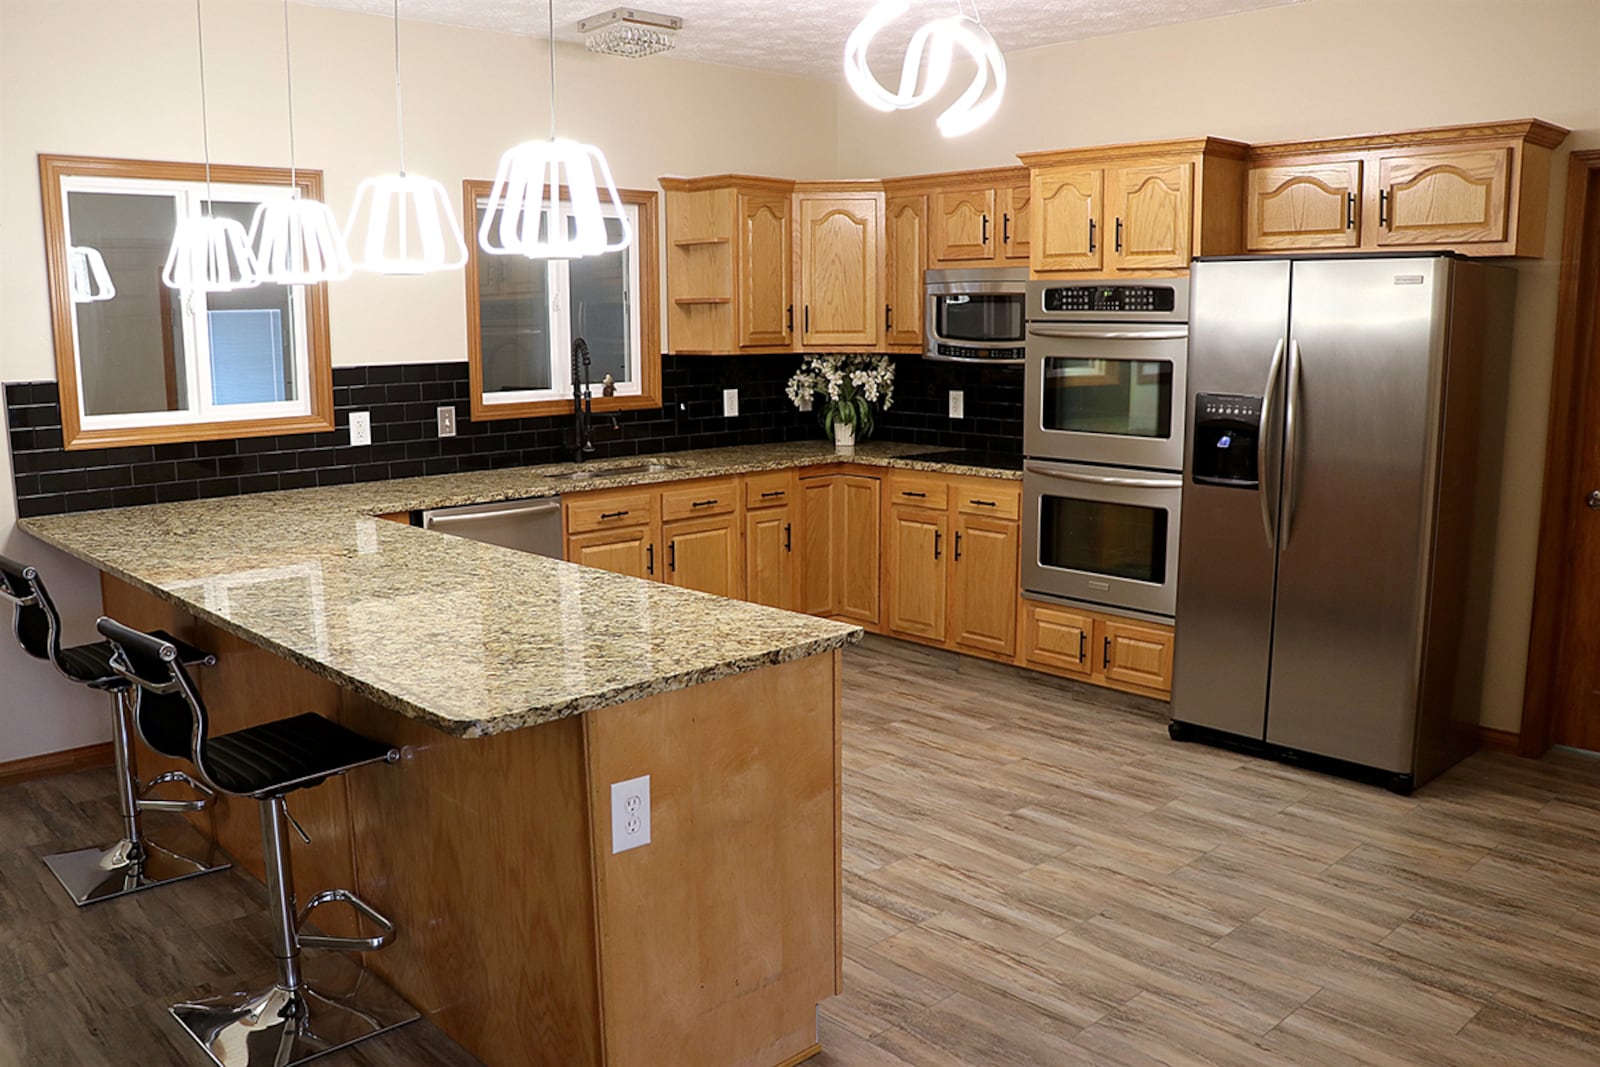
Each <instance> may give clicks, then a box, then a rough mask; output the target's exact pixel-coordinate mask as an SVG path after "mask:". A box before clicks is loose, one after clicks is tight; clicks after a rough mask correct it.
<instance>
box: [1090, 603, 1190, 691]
mask: <svg viewBox="0 0 1600 1067" xmlns="http://www.w3.org/2000/svg"><path fill="white" fill-rule="evenodd" d="M1096 629H1097V636H1098V638H1099V642H1098V643H1099V645H1100V661H1099V663H1097V664H1096V665H1095V669H1096V673H1097V674H1100V675H1101V676H1102V677H1104V678H1105V680H1106V681H1107V682H1110V683H1112V684H1114V685H1115V684H1120V685H1126V686H1132V687H1135V688H1138V689H1141V690H1155V691H1159V692H1162V693H1166V692H1170V691H1171V690H1172V630H1171V628H1170V627H1165V626H1155V625H1145V624H1141V623H1136V622H1128V621H1125V620H1122V619H1101V620H1100V621H1099V623H1098V625H1097V627H1096Z"/></svg>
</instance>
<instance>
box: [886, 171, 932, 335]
mask: <svg viewBox="0 0 1600 1067" xmlns="http://www.w3.org/2000/svg"><path fill="white" fill-rule="evenodd" d="M927 220H928V198H927V197H926V196H923V195H921V194H912V195H907V196H890V197H888V198H887V199H886V200H885V202H884V216H883V231H884V270H883V273H884V309H883V325H884V343H885V344H887V345H888V346H889V347H890V348H892V349H901V348H903V349H907V350H909V351H913V352H920V351H921V350H922V315H923V306H922V300H923V294H924V289H923V284H922V265H923V263H924V262H926V261H927V258H928V257H927V242H928V235H927V226H928V221H927Z"/></svg>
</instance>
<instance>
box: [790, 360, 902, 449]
mask: <svg viewBox="0 0 1600 1067" xmlns="http://www.w3.org/2000/svg"><path fill="white" fill-rule="evenodd" d="M787 391H788V394H789V400H790V401H791V402H793V404H794V406H795V407H797V408H800V409H801V410H802V411H803V410H805V407H806V405H805V401H806V400H807V399H808V398H809V397H813V396H816V397H821V398H822V405H821V410H820V411H819V412H818V417H819V418H820V419H821V420H822V430H823V432H824V433H826V434H830V435H831V434H832V433H833V427H834V425H835V424H836V423H842V424H844V425H846V426H853V427H855V430H856V432H857V433H858V434H860V435H861V436H863V437H865V436H866V435H867V434H870V433H871V432H872V426H873V407H874V406H876V407H877V408H878V409H879V410H882V411H888V410H889V408H890V407H892V406H893V405H894V361H893V360H891V359H890V358H889V357H888V356H883V355H843V356H807V357H806V358H805V362H804V363H802V364H800V369H799V370H797V371H795V372H794V377H792V378H790V379H789V386H788V390H787Z"/></svg>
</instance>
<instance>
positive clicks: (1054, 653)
mask: <svg viewBox="0 0 1600 1067" xmlns="http://www.w3.org/2000/svg"><path fill="white" fill-rule="evenodd" d="M1020 615H1021V619H1022V641H1021V642H1020V647H1019V648H1018V650H1017V663H1019V664H1020V665H1022V666H1024V667H1031V668H1033V669H1034V670H1042V671H1047V672H1049V673H1051V674H1060V675H1065V676H1067V677H1076V678H1080V679H1082V680H1084V681H1089V682H1094V683H1095V684H1098V685H1109V686H1111V687H1113V688H1116V689H1123V690H1127V691H1129V692H1134V693H1140V694H1143V695H1145V696H1150V697H1155V698H1157V699H1159V700H1166V699H1169V697H1170V696H1171V693H1172V649H1173V628H1172V627H1171V626H1166V625H1163V624H1161V623H1154V622H1146V621H1143V620H1136V619H1126V618H1121V617H1119V616H1115V615H1108V614H1104V613H1101V612H1095V611H1089V610H1087V609H1081V608H1073V607H1067V606H1063V605H1057V604H1050V603H1044V602H1041V601H1036V600H1027V599H1024V600H1022V602H1021V611H1020Z"/></svg>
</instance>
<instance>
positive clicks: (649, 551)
mask: <svg viewBox="0 0 1600 1067" xmlns="http://www.w3.org/2000/svg"><path fill="white" fill-rule="evenodd" d="M644 572H645V573H646V574H654V573H655V572H656V545H655V542H654V541H652V542H650V543H649V544H648V545H645V546H644Z"/></svg>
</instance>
